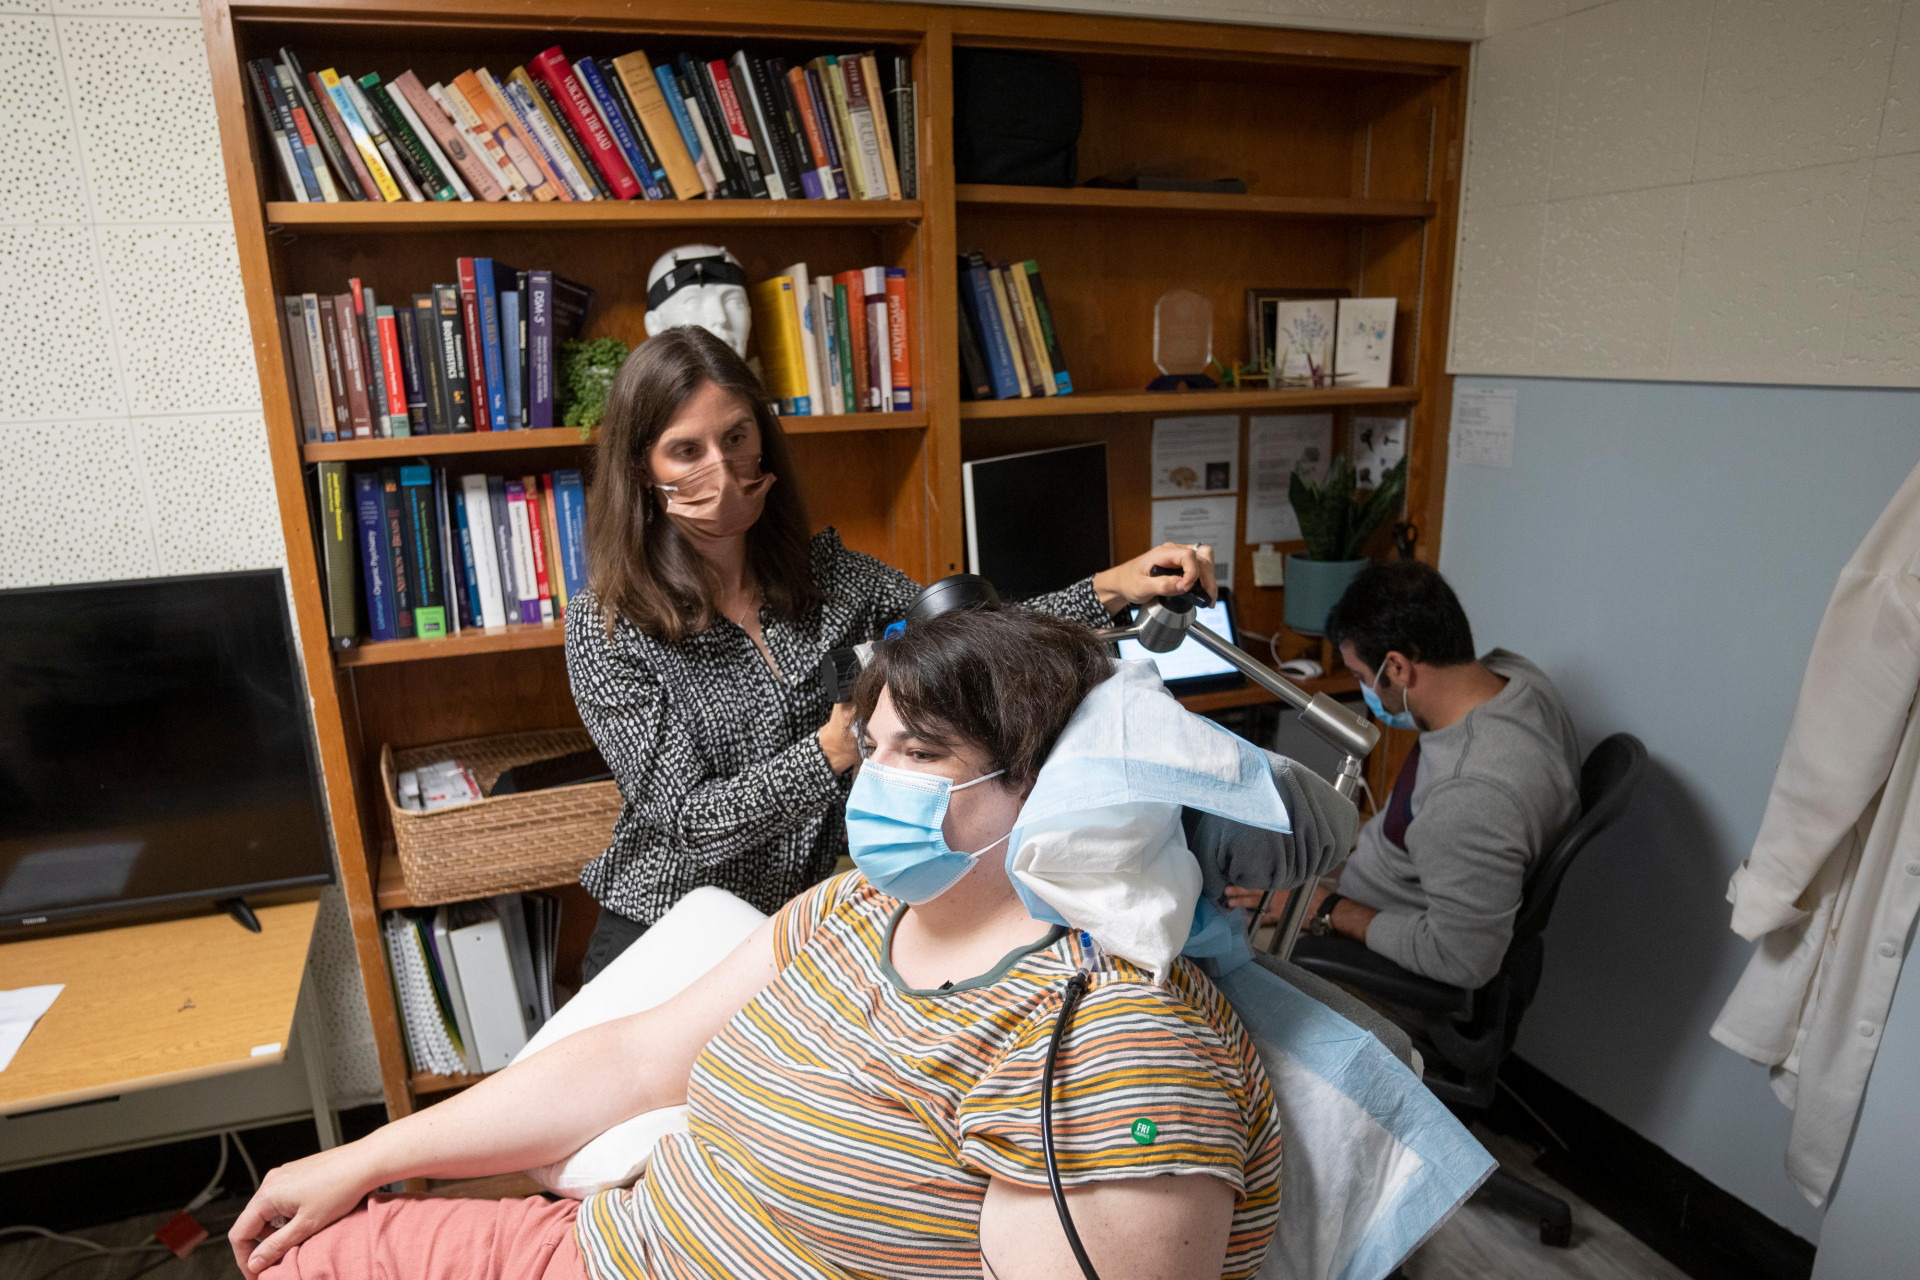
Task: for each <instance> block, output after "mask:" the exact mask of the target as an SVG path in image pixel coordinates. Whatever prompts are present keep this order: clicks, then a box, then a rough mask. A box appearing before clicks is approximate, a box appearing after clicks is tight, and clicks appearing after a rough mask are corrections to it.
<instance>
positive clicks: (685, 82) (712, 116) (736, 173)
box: [674, 53, 747, 199]
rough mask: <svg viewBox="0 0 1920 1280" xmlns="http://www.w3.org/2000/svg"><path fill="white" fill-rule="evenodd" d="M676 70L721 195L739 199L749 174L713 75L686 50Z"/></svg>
mask: <svg viewBox="0 0 1920 1280" xmlns="http://www.w3.org/2000/svg"><path fill="white" fill-rule="evenodd" d="M674 74H675V75H676V76H677V77H678V78H679V80H680V87H681V91H682V94H683V96H684V97H685V100H686V104H687V113H688V115H689V116H691V117H692V119H693V127H694V130H695V132H697V133H698V134H699V135H700V145H701V147H702V149H703V150H704V151H705V153H706V156H707V163H708V164H710V165H711V166H712V167H713V174H714V181H715V182H716V183H718V184H719V194H720V196H721V198H723V199H737V198H739V197H741V196H744V195H746V194H747V178H746V174H744V173H743V172H741V170H740V156H739V153H738V152H736V151H735V150H734V149H733V137H732V135H731V134H729V133H728V132H727V117H726V113H725V112H724V111H722V110H721V109H720V99H719V98H718V97H717V96H716V95H715V94H714V91H713V78H712V77H711V76H709V75H708V74H707V73H706V72H705V71H704V70H702V69H701V66H700V64H699V63H698V62H696V61H694V60H693V59H692V58H690V57H688V56H687V55H686V54H684V53H683V54H681V55H680V61H679V64H678V66H677V67H676V69H675V72H674Z"/></svg>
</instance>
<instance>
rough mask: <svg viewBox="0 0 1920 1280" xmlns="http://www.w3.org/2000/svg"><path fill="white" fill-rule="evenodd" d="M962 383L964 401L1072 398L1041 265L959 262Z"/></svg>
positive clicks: (976, 258)
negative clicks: (1043, 397)
mask: <svg viewBox="0 0 1920 1280" xmlns="http://www.w3.org/2000/svg"><path fill="white" fill-rule="evenodd" d="M960 381H961V386H960V390H961V395H962V397H963V398H965V399H968V400H1012V399H1016V398H1018V399H1030V398H1032V397H1035V396H1064V395H1071V394H1072V393H1073V378H1072V377H1071V375H1069V374H1068V373H1067V362H1066V357H1064V356H1063V355H1061V354H1060V335H1059V333H1058V332H1057V330H1056V328H1055V326H1054V322H1053V308H1052V307H1050V306H1049V305H1048V304H1047V289H1046V286H1045V285H1043V284H1042V283H1041V282H1040V264H1039V263H1037V262H1035V261H1033V260H1032V259H1028V260H1027V261H1025V262H1000V263H989V262H988V261H987V259H986V255H985V254H982V253H978V252H975V253H969V254H967V255H966V256H965V257H963V258H961V259H960Z"/></svg>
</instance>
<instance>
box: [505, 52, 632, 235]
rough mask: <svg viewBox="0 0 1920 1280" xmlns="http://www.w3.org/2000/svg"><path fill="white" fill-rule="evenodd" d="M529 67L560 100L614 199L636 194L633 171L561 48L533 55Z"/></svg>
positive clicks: (628, 198) (625, 198) (561, 107)
mask: <svg viewBox="0 0 1920 1280" xmlns="http://www.w3.org/2000/svg"><path fill="white" fill-rule="evenodd" d="M528 69H529V70H531V71H532V72H533V74H534V75H536V76H538V77H539V78H540V79H541V80H542V81H543V82H545V84H546V86H547V88H548V89H550V90H551V91H552V92H553V96H554V98H555V99H556V100H557V101H558V102H559V103H560V109H561V110H562V111H563V112H565V113H566V116H567V120H568V122H569V123H570V124H572V125H573V128H574V132H576V133H578V134H579V135H580V139H581V141H582V142H583V143H585V144H586V146H587V149H588V158H589V159H590V160H592V161H593V164H594V167H595V168H597V169H598V170H599V171H600V176H601V177H603V178H604V179H606V183H607V186H608V188H609V189H610V190H611V191H612V192H613V195H614V198H616V199H619V200H631V199H633V198H634V197H635V196H637V195H639V194H640V183H639V182H638V180H636V179H635V178H634V176H633V171H632V170H631V169H629V168H628V167H627V162H626V161H625V160H624V159H623V158H622V157H621V155H620V149H619V147H618V145H617V144H616V143H615V142H614V140H613V137H612V135H611V134H609V133H608V132H607V129H606V126H605V125H604V124H603V123H602V122H601V121H600V118H599V115H598V113H597V112H595V111H594V109H593V103H592V101H591V100H590V99H589V98H588V97H587V91H586V89H585V87H583V86H582V85H581V83H580V78H579V77H578V76H576V75H574V73H573V68H572V66H571V65H569V64H568V62H567V55H566V54H565V53H564V52H562V51H561V48H560V46H559V45H554V46H553V47H552V48H550V49H548V50H546V51H545V52H543V53H541V54H540V55H539V56H537V57H535V58H534V60H533V61H532V62H531V63H529V64H528Z"/></svg>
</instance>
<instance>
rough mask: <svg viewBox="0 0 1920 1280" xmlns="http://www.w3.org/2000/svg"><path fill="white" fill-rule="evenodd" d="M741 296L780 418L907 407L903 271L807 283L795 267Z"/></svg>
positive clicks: (801, 268)
mask: <svg viewBox="0 0 1920 1280" xmlns="http://www.w3.org/2000/svg"><path fill="white" fill-rule="evenodd" d="M747 293H748V298H749V300H750V301H751V302H752V304H753V328H754V332H755V333H757V334H759V335H760V366H761V374H762V375H763V378H764V381H765V383H766V388H767V394H768V395H770V396H772V397H773V400H774V404H775V406H776V407H777V408H778V410H779V412H780V413H781V414H783V415H793V414H798V415H802V416H807V415H814V414H825V413H880V412H886V411H889V410H895V409H911V408H913V373H912V362H911V361H910V360H909V359H908V356H907V351H908V348H907V315H908V312H909V308H908V305H907V273H906V271H905V269H903V268H901V267H864V268H862V269H860V270H858V271H842V272H840V273H839V274H838V275H832V276H825V275H822V276H812V275H809V274H808V272H807V264H806V263H804V262H796V263H794V264H793V265H792V266H790V267H788V268H786V269H785V270H784V271H782V272H781V273H780V274H779V275H777V276H774V277H773V278H772V279H769V280H762V281H761V282H760V283H759V284H756V285H754V286H753V287H752V288H751V289H749V290H748V291H747Z"/></svg>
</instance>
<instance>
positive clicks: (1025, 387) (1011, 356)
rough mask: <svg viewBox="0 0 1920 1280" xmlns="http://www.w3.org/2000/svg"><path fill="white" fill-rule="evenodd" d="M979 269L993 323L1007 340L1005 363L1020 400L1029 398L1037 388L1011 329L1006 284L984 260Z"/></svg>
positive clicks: (1013, 329) (1016, 332)
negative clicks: (1017, 388) (1010, 367)
mask: <svg viewBox="0 0 1920 1280" xmlns="http://www.w3.org/2000/svg"><path fill="white" fill-rule="evenodd" d="M981 268H982V270H984V271H985V272H986V275H987V292H988V295H989V296H990V297H991V298H992V299H993V309H994V310H993V314H994V321H995V323H997V324H998V325H999V326H1000V332H1001V333H1002V334H1004V335H1005V336H1006V340H1007V362H1008V363H1009V364H1010V365H1011V366H1012V368H1013V380H1014V381H1015V382H1016V383H1018V384H1019V386H1020V395H1021V397H1022V398H1026V397H1030V396H1032V395H1033V394H1034V392H1035V391H1036V390H1037V388H1036V387H1035V386H1034V384H1033V381H1032V379H1030V378H1029V377H1028V376H1027V361H1026V357H1025V356H1024V355H1023V354H1022V353H1021V351H1020V332H1019V330H1017V329H1015V328H1014V327H1013V308H1012V307H1010V306H1008V305H1007V282H1006V278H1005V277H1004V276H1002V275H1001V274H1000V273H999V272H998V271H996V270H995V269H994V268H992V267H990V266H987V265H986V264H985V262H984V260H983V261H982V263H981Z"/></svg>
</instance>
